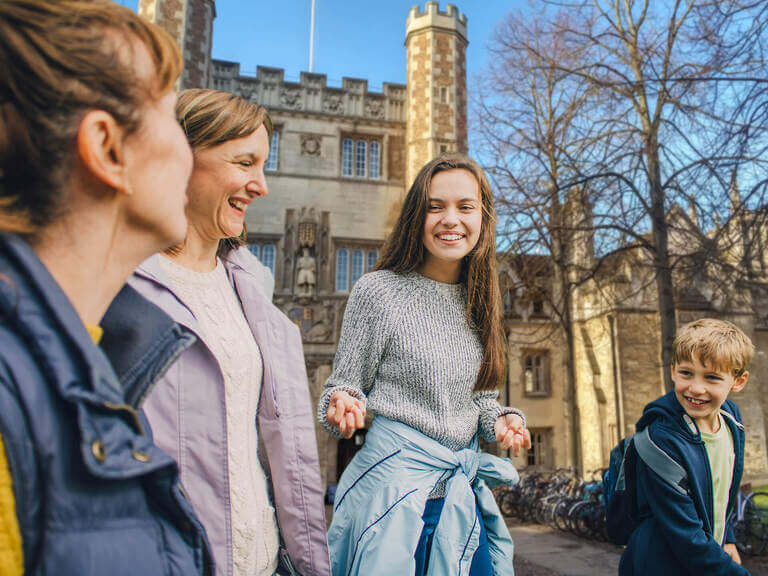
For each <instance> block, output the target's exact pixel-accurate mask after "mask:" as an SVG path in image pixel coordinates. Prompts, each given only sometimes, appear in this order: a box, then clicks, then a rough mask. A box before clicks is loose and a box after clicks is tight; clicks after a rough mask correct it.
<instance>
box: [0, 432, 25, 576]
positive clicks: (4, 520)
mask: <svg viewBox="0 0 768 576" xmlns="http://www.w3.org/2000/svg"><path fill="white" fill-rule="evenodd" d="M23 572H24V558H23V553H22V549H21V532H20V531H19V521H18V519H17V518H16V499H15V498H14V495H13V486H12V485H11V470H10V468H9V467H8V459H7V457H6V455H5V445H4V444H3V437H2V436H0V576H20V575H21V574H22V573H23Z"/></svg>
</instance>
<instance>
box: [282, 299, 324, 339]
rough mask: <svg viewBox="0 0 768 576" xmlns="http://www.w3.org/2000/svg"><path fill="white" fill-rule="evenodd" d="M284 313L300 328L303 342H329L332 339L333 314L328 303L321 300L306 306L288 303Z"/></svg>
mask: <svg viewBox="0 0 768 576" xmlns="http://www.w3.org/2000/svg"><path fill="white" fill-rule="evenodd" d="M285 313H286V315H287V316H288V317H289V318H290V319H291V320H293V322H294V324H296V325H297V326H298V327H299V329H300V330H301V336H302V339H303V340H304V342H313V343H329V342H332V341H333V326H334V322H335V314H334V311H333V308H332V307H331V306H330V305H326V304H324V303H322V302H318V303H316V304H313V305H307V306H300V305H298V304H295V303H290V304H288V306H287V307H286V309H285Z"/></svg>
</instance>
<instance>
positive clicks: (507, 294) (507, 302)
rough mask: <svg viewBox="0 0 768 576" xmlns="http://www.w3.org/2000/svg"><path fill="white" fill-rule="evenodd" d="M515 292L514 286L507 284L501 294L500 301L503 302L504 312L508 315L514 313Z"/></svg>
mask: <svg viewBox="0 0 768 576" xmlns="http://www.w3.org/2000/svg"><path fill="white" fill-rule="evenodd" d="M515 293H516V290H515V288H514V287H512V286H507V287H505V288H504V290H503V292H502V295H501V302H502V303H503V304H504V313H505V314H508V315H510V316H511V315H514V314H516V310H515Z"/></svg>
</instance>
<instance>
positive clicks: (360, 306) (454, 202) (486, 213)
mask: <svg viewBox="0 0 768 576" xmlns="http://www.w3.org/2000/svg"><path fill="white" fill-rule="evenodd" d="M495 247H496V238H495V210H494V207H493V197H492V195H491V191H490V186H489V185H488V181H487V179H486V177H485V175H484V174H483V172H482V170H481V169H480V167H479V166H478V165H477V164H476V163H475V162H474V161H472V160H471V159H469V158H467V157H466V156H462V155H457V154H452V155H445V156H441V157H439V158H437V159H435V160H433V161H431V162H430V163H428V164H427V165H426V166H424V168H422V170H421V172H420V173H419V174H418V176H417V177H416V180H415V181H414V184H413V186H412V187H411V189H410V191H409V192H408V195H407V196H406V199H405V202H404V205H403V209H402V212H401V214H400V217H399V219H398V221H397V223H396V224H395V227H394V230H393V231H392V234H391V235H390V237H389V239H388V241H387V244H386V245H385V247H384V250H383V254H382V257H381V259H380V260H379V262H378V263H377V265H376V267H375V271H374V272H371V273H369V274H366V275H364V276H363V277H362V278H361V279H360V280H359V281H358V282H357V283H356V284H355V287H354V289H353V290H352V293H351V295H350V298H349V301H348V303H347V309H346V312H345V314H344V323H343V326H342V333H341V339H340V341H339V347H338V350H337V353H336V360H335V363H334V369H333V373H332V375H331V377H330V378H329V379H328V381H327V382H326V385H325V390H324V392H323V394H322V396H321V398H320V402H319V406H318V418H319V419H320V421H321V422H322V423H323V425H324V426H325V427H326V428H327V429H328V430H329V432H330V433H331V434H333V435H335V436H343V437H345V438H349V437H351V436H352V434H353V433H354V432H355V430H357V429H359V428H361V427H363V426H364V418H365V412H366V410H367V409H370V410H371V411H372V412H373V413H374V414H378V415H381V416H385V417H386V418H389V419H390V420H395V421H398V422H402V423H404V424H407V425H408V426H411V427H412V428H415V429H416V430H418V431H419V432H422V433H423V434H425V435H427V436H429V437H431V438H433V439H435V440H437V441H438V442H440V443H441V444H443V445H444V446H446V447H448V448H451V449H452V450H454V451H458V450H462V449H464V448H467V447H468V446H469V445H470V443H471V441H472V439H473V438H474V437H475V435H476V434H477V433H478V432H480V433H481V434H482V435H483V437H485V438H486V440H488V441H494V440H496V441H498V442H499V443H500V444H501V447H502V449H511V450H512V452H513V453H514V454H515V455H517V454H518V453H519V450H520V448H523V447H524V448H529V447H530V434H529V432H528V430H527V429H526V428H525V418H524V416H523V414H522V412H520V411H519V410H517V409H515V408H509V407H502V406H500V405H499V403H498V402H497V398H498V395H499V393H498V389H497V387H498V385H499V383H500V382H501V381H502V379H503V375H504V369H505V342H504V334H503V330H502V323H501V309H500V297H499V288H498V277H497V274H496V260H495ZM444 487H445V484H444V483H442V484H440V485H438V486H437V487H436V488H435V490H434V491H433V492H432V493H431V494H430V500H428V503H427V508H426V510H425V513H424V516H423V518H422V519H423V520H424V522H425V529H424V532H423V533H422V541H421V542H420V543H419V548H418V549H417V551H416V557H417V559H416V574H417V575H418V574H422V573H425V572H426V568H427V566H426V564H427V562H428V558H429V554H428V552H429V547H430V544H431V531H434V526H435V525H436V524H437V520H438V519H439V516H440V508H441V506H442V497H443V491H444ZM478 554H480V555H481V556H484V557H483V558H477V556H478ZM487 556H488V552H487V548H485V551H484V552H483V551H482V549H478V552H477V553H476V555H475V560H474V561H473V565H472V571H471V573H470V576H474V575H475V574H478V575H479V574H490V573H491V571H490V563H489V562H487V558H486V557H487Z"/></svg>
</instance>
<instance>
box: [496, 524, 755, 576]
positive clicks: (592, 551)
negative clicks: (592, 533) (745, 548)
mask: <svg viewBox="0 0 768 576" xmlns="http://www.w3.org/2000/svg"><path fill="white" fill-rule="evenodd" d="M509 531H510V533H511V534H512V539H513V540H514V541H515V576H616V575H617V574H618V569H619V557H620V556H621V548H620V547H618V546H613V545H611V544H606V543H604V542H591V541H588V540H584V539H581V538H577V537H575V536H572V535H570V534H563V533H561V532H558V531H556V530H552V529H551V528H548V527H545V526H540V525H538V524H525V525H521V524H515V523H509ZM744 567H745V568H746V569H747V570H749V573H750V574H751V575H752V576H768V557H760V558H744Z"/></svg>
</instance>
